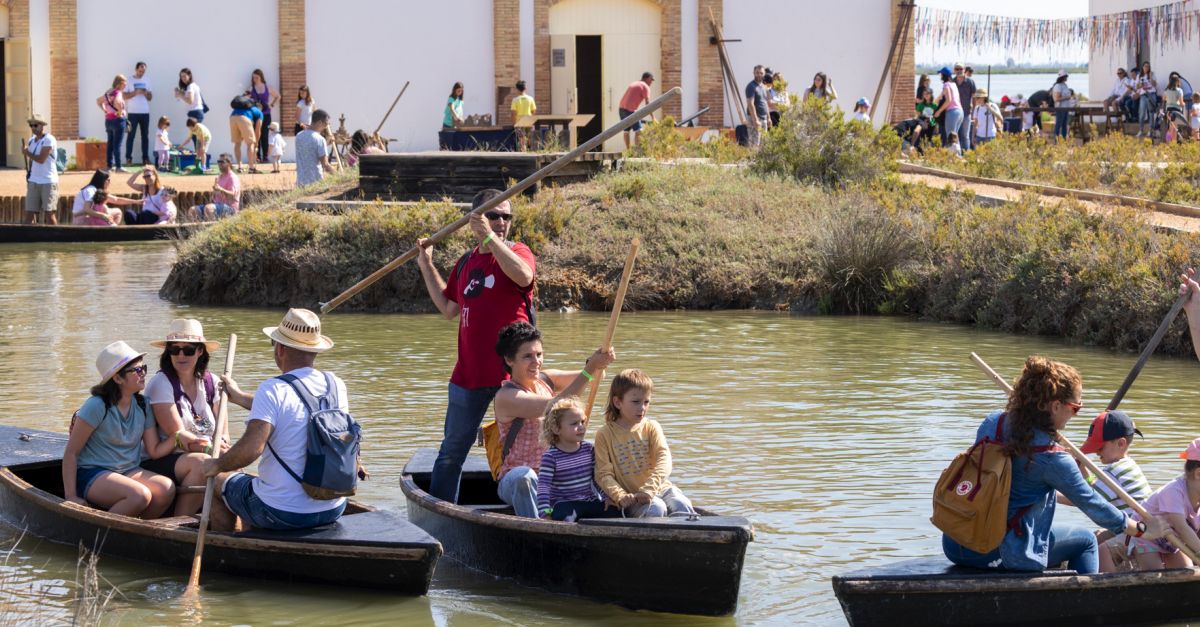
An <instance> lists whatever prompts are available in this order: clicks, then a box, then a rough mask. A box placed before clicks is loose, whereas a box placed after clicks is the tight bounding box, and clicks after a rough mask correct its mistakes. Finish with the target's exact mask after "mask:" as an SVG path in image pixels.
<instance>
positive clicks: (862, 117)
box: [851, 111, 871, 124]
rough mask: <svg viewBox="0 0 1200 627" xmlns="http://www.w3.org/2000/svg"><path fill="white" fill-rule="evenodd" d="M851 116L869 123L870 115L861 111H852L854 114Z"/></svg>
mask: <svg viewBox="0 0 1200 627" xmlns="http://www.w3.org/2000/svg"><path fill="white" fill-rule="evenodd" d="M851 117H853V118H854V119H855V120H858V121H860V122H866V123H867V124H870V123H871V116H869V115H867V114H866V113H865V112H863V111H856V112H855V113H854V115H853V116H851Z"/></svg>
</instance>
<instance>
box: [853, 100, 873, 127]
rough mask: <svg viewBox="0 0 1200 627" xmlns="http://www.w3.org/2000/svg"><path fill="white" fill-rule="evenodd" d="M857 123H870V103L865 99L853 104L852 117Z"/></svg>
mask: <svg viewBox="0 0 1200 627" xmlns="http://www.w3.org/2000/svg"><path fill="white" fill-rule="evenodd" d="M852 117H853V118H854V119H855V120H858V121H859V122H866V123H867V124H870V123H871V101H870V100H867V99H866V98H859V99H858V102H855V103H854V115H853V116H852Z"/></svg>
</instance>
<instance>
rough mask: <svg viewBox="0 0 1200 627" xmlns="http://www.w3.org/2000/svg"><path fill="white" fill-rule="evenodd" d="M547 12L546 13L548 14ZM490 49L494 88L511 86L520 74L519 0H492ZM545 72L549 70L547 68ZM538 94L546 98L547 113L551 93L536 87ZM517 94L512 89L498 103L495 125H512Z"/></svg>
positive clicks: (514, 89) (526, 78) (527, 78)
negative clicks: (513, 101)
mask: <svg viewBox="0 0 1200 627" xmlns="http://www.w3.org/2000/svg"><path fill="white" fill-rule="evenodd" d="M547 15H548V14H547ZM492 49H493V51H494V52H493V54H494V56H495V70H494V71H495V77H496V81H495V85H494V86H495V87H513V85H515V84H516V83H517V80H519V79H521V78H524V79H525V80H526V81H527V82H530V80H531V79H530V77H524V76H521V2H520V0H493V1H492ZM547 71H549V70H548V69H547ZM537 94H538V97H539V98H542V99H544V100H545V101H546V108H545V112H546V113H549V112H550V109H549V103H550V92H549V91H546V92H544V95H543V92H542V91H541V90H538V92H537ZM516 95H517V90H516V88H515V87H513V89H511V90H510V91H509V93H508V96H507V97H506V98H505V99H504V101H503V102H497V103H496V108H497V113H498V115H497V118H496V124H499V125H506V124H512V123H513V119H512V99H513V97H515V96H516Z"/></svg>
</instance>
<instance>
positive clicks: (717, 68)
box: [696, 0, 725, 126]
mask: <svg viewBox="0 0 1200 627" xmlns="http://www.w3.org/2000/svg"><path fill="white" fill-rule="evenodd" d="M698 6H699V11H697V20H696V28H697V29H698V30H699V31H700V32H699V33H698V35H697V37H696V45H697V46H699V47H700V50H699V59H698V62H699V70H700V84H699V85H698V86H697V88H698V90H699V99H698V103H699V105H700V108H701V109H703V108H704V107H711V108H710V109H709V111H708V113H705V114H704V115H702V116H700V120H699V123H700V124H701V125H703V126H723V125H724V124H725V83H724V81H725V78H724V74H723V73H722V70H721V59H720V56H719V55H718V54H717V47H716V46H714V45H713V44H712V43H711V42H710V40H711V39H712V36H713V34H712V26H711V24H710V23H709V20H710V15H711V17H712V18H715V20H716V22H717V25H718V26H723V24H724V19H725V18H724V13H725V12H724V8H725V3H724V2H723V0H699V5H698ZM710 11H711V13H710Z"/></svg>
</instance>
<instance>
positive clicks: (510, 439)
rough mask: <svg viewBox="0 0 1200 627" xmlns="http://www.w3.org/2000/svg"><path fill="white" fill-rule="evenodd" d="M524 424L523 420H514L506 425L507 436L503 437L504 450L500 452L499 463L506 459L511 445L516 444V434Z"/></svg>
mask: <svg viewBox="0 0 1200 627" xmlns="http://www.w3.org/2000/svg"><path fill="white" fill-rule="evenodd" d="M524 424H525V419H524V418H514V419H513V421H512V422H511V423H509V425H508V434H507V435H505V436H504V448H503V449H501V451H500V461H501V462H503V461H504V460H505V459H506V458H507V457H508V452H509V451H511V450H512V447H513V444H516V442H517V434H518V433H520V432H521V427H522V426H523V425H524Z"/></svg>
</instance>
